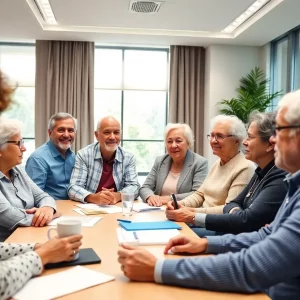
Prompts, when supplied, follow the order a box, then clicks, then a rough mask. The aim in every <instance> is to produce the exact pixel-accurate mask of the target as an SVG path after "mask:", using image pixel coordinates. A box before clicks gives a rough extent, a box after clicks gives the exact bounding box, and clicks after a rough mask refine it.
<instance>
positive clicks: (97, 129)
mask: <svg viewBox="0 0 300 300" xmlns="http://www.w3.org/2000/svg"><path fill="white" fill-rule="evenodd" d="M108 118H112V119H114V120H116V121H117V122H119V120H117V119H116V118H115V117H114V116H112V115H108V116H105V117H103V118H101V119H100V120H99V121H98V122H97V127H96V131H97V132H99V129H100V125H101V122H102V121H103V120H104V119H108ZM119 124H120V129H121V123H120V122H119Z"/></svg>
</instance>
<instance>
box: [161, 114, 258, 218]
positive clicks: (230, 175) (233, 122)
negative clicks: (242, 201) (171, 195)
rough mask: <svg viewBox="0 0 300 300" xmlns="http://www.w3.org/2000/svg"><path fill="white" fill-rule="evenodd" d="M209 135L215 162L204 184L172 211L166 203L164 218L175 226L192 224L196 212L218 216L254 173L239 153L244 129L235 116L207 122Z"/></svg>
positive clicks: (169, 203)
mask: <svg viewBox="0 0 300 300" xmlns="http://www.w3.org/2000/svg"><path fill="white" fill-rule="evenodd" d="M211 127H212V131H211V133H210V134H209V135H208V136H207V138H208V140H209V142H210V146H211V148H212V152H213V154H214V155H216V156H218V157H219V159H218V160H217V161H216V162H215V163H214V164H213V165H212V167H211V169H210V171H209V173H208V175H207V177H206V179H205V181H204V182H203V184H202V185H201V186H200V188H199V189H198V190H197V191H196V192H195V193H193V194H192V195H190V196H188V197H186V198H185V199H183V200H182V201H179V202H178V203H179V209H176V210H174V207H173V204H172V202H171V201H170V202H168V203H167V210H166V216H167V218H169V219H171V220H175V221H179V222H188V223H194V221H195V220H194V218H195V212H194V211H195V208H196V210H197V212H200V213H206V214H221V213H222V212H223V208H224V205H225V204H227V203H229V202H230V201H232V200H233V199H235V198H236V197H237V195H239V193H240V192H241V191H242V190H243V189H244V187H245V186H246V185H247V184H248V182H249V181H250V179H251V177H252V175H253V173H254V164H253V163H252V162H250V161H248V160H246V158H245V156H244V155H243V153H241V152H240V147H241V145H242V141H243V140H244V138H245V137H246V128H245V125H244V124H243V122H242V121H241V120H239V119H238V118H237V117H235V116H225V115H219V116H216V117H214V118H213V119H212V120H211Z"/></svg>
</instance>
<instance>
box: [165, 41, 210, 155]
mask: <svg viewBox="0 0 300 300" xmlns="http://www.w3.org/2000/svg"><path fill="white" fill-rule="evenodd" d="M204 66H205V49H204V48H203V47H188V46H171V53H170V100H169V101H170V108H169V109H170V111H169V121H170V122H175V123H177V122H178V123H187V124H189V125H190V127H191V128H192V130H193V132H194V135H195V144H194V149H193V150H194V151H195V152H197V153H199V154H202V153H203V106H204Z"/></svg>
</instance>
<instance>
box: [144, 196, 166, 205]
mask: <svg viewBox="0 0 300 300" xmlns="http://www.w3.org/2000/svg"><path fill="white" fill-rule="evenodd" d="M160 198H161V197H160V196H157V195H151V196H149V197H148V198H147V203H148V204H149V205H150V206H162V205H163V203H162V201H161V199H160Z"/></svg>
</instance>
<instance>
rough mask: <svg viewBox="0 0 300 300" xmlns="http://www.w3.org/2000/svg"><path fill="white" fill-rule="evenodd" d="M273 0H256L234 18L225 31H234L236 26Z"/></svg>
mask: <svg viewBox="0 0 300 300" xmlns="http://www.w3.org/2000/svg"><path fill="white" fill-rule="evenodd" d="M270 1H271V0H256V1H255V2H254V3H253V4H252V5H251V6H249V7H248V8H247V9H246V10H245V11H244V12H243V13H242V14H240V15H239V16H238V17H237V18H236V19H235V20H233V21H232V22H231V23H230V24H229V25H228V26H227V27H226V28H225V29H223V30H222V32H224V33H232V32H233V31H234V30H235V29H236V28H238V27H239V26H240V25H241V24H243V23H244V22H245V21H246V20H248V19H249V18H250V17H251V16H253V15H254V14H255V13H256V12H257V11H259V10H260V9H261V8H262V7H263V6H265V5H266V4H267V3H268V2H270Z"/></svg>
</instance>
